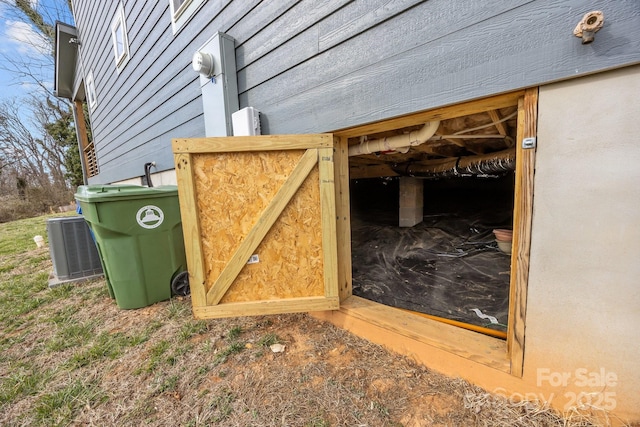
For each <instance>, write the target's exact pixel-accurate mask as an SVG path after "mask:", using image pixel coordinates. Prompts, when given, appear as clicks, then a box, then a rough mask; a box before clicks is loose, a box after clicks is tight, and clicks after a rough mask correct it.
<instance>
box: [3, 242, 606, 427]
mask: <svg viewBox="0 0 640 427" xmlns="http://www.w3.org/2000/svg"><path fill="white" fill-rule="evenodd" d="M46 255H47V253H46V248H43V249H38V250H37V251H32V252H31V253H30V254H29V257H30V258H31V259H37V260H39V261H37V262H31V263H29V262H19V263H18V262H17V263H16V265H15V267H14V268H13V269H12V270H11V271H10V273H11V274H12V276H11V277H19V276H21V275H28V274H29V272H34V271H38V270H40V271H50V261H49V260H48V259H47V256H46ZM34 257H35V258H34ZM25 259H26V258H25ZM5 271H8V267H7V268H5ZM5 274H6V273H5ZM6 277H8V276H6V275H5V276H3V278H4V279H6ZM25 277H26V276H25ZM44 279H45V276H43V275H42V274H39V275H36V276H35V278H34V281H33V283H32V285H30V286H32V287H33V289H34V290H33V293H32V294H30V295H29V296H28V298H30V299H32V300H35V301H37V302H39V304H38V305H37V306H36V307H35V308H33V309H29V310H21V311H19V312H16V313H18V314H16V315H15V316H12V317H8V318H7V319H6V321H3V323H4V325H3V327H2V336H1V338H2V339H1V340H0V343H1V345H0V351H1V355H2V357H1V358H0V376H1V377H2V383H1V385H2V388H1V389H0V425H6V426H18V425H20V426H27V425H29V426H30V425H73V426H111V425H113V426H140V425H146V426H209V425H216V426H309V427H326V426H371V427H374V426H407V427H409V426H590V425H596V424H593V423H592V420H590V419H589V417H586V416H573V417H572V418H571V419H567V418H564V419H563V418H562V417H561V416H559V415H558V414H556V413H554V412H553V411H551V410H549V409H547V408H544V407H540V406H539V405H537V404H535V403H531V402H508V401H506V400H505V399H503V398H501V397H499V396H495V395H491V394H488V393H486V392H485V391H483V390H481V389H478V388H476V387H473V386H471V385H469V384H468V383H466V382H464V381H462V380H459V379H451V378H447V377H444V376H442V375H440V374H438V373H436V372H433V371H430V370H429V369H427V368H426V367H424V366H421V365H417V364H415V363H414V362H413V361H411V360H409V359H407V358H404V357H402V356H399V355H397V354H394V353H390V352H388V351H386V350H385V349H384V348H382V347H380V346H377V345H374V344H371V343H369V342H367V341H365V340H362V339H360V338H358V337H355V336H353V335H351V334H349V333H348V332H345V331H343V330H341V329H338V328H336V327H334V326H332V325H330V324H327V323H323V322H320V321H318V320H316V319H314V318H311V317H309V316H307V315H304V314H293V315H278V316H264V317H246V318H235V319H224V320H207V321H202V320H196V319H194V318H193V316H192V313H191V307H190V304H191V303H190V299H189V298H188V297H185V298H177V299H172V300H170V301H165V302H161V303H158V304H155V305H153V306H150V307H146V308H142V309H138V310H120V309H118V308H117V306H116V304H115V302H114V300H112V299H110V298H109V296H108V294H107V292H106V285H105V282H104V281H103V280H98V281H93V282H84V283H79V284H74V285H70V286H63V287H60V288H55V289H53V290H51V289H48V288H47V287H46V280H44ZM6 280H10V279H6ZM38 280H39V281H40V282H43V283H44V284H43V285H41V284H39V282H37V281H38ZM15 304H17V300H16V303H15ZM273 344H280V348H277V346H276V347H273V348H274V349H276V350H283V351H280V352H274V351H273V350H272V345H273Z"/></svg>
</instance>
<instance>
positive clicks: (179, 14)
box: [169, 0, 206, 35]
mask: <svg viewBox="0 0 640 427" xmlns="http://www.w3.org/2000/svg"><path fill="white" fill-rule="evenodd" d="M177 2H179V0H169V11H170V13H171V29H172V31H173V34H174V35H175V34H177V33H178V32H179V31H180V30H181V29H182V27H184V26H185V25H186V24H187V22H189V21H190V20H191V18H193V16H194V15H195V14H196V12H197V11H198V10H200V8H201V7H202V5H203V4H205V3H206V0H184V1H183V2H182V3H181V4H180V5H179V6H178V7H177V8H176V3H177Z"/></svg>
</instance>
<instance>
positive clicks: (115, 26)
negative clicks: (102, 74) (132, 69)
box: [111, 2, 131, 74]
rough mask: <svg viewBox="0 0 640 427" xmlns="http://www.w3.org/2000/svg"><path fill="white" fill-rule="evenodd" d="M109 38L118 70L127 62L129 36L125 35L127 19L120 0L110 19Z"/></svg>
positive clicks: (128, 56)
mask: <svg viewBox="0 0 640 427" xmlns="http://www.w3.org/2000/svg"><path fill="white" fill-rule="evenodd" d="M118 33H121V39H122V40H121V43H122V53H120V54H118V53H119V52H118V45H119V43H118ZM111 40H112V42H113V56H114V60H115V63H116V71H117V72H118V74H120V71H122V69H123V68H124V66H125V65H126V64H127V62H129V58H130V56H131V55H130V54H129V38H128V36H127V19H126V16H125V14H124V6H123V4H122V2H120V4H119V5H118V9H117V10H116V15H115V16H114V18H113V21H111Z"/></svg>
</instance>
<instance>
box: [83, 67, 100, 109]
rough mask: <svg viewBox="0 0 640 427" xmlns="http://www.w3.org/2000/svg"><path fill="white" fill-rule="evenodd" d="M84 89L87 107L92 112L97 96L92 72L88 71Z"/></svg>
mask: <svg viewBox="0 0 640 427" xmlns="http://www.w3.org/2000/svg"><path fill="white" fill-rule="evenodd" d="M85 89H86V91H87V104H88V105H89V108H90V109H91V111H93V110H94V109H95V108H96V106H97V105H98V94H97V92H96V84H95V79H94V77H93V70H91V71H89V74H88V75H87V78H86V87H85Z"/></svg>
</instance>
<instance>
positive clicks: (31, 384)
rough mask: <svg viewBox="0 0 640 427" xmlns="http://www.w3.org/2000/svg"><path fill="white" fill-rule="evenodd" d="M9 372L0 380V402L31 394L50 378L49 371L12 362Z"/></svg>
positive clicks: (7, 401)
mask: <svg viewBox="0 0 640 427" xmlns="http://www.w3.org/2000/svg"><path fill="white" fill-rule="evenodd" d="M12 368H13V369H12V370H11V373H10V374H9V375H7V376H6V377H5V378H3V379H2V380H1V381H0V404H4V403H10V402H13V401H14V400H16V399H17V398H19V397H23V396H33V395H35V394H37V392H38V391H39V390H40V389H41V388H42V386H43V384H44V383H45V382H47V381H48V380H49V379H50V378H51V372H49V371H41V370H39V369H37V368H34V367H31V366H27V365H26V364H14V365H13V366H12Z"/></svg>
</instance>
